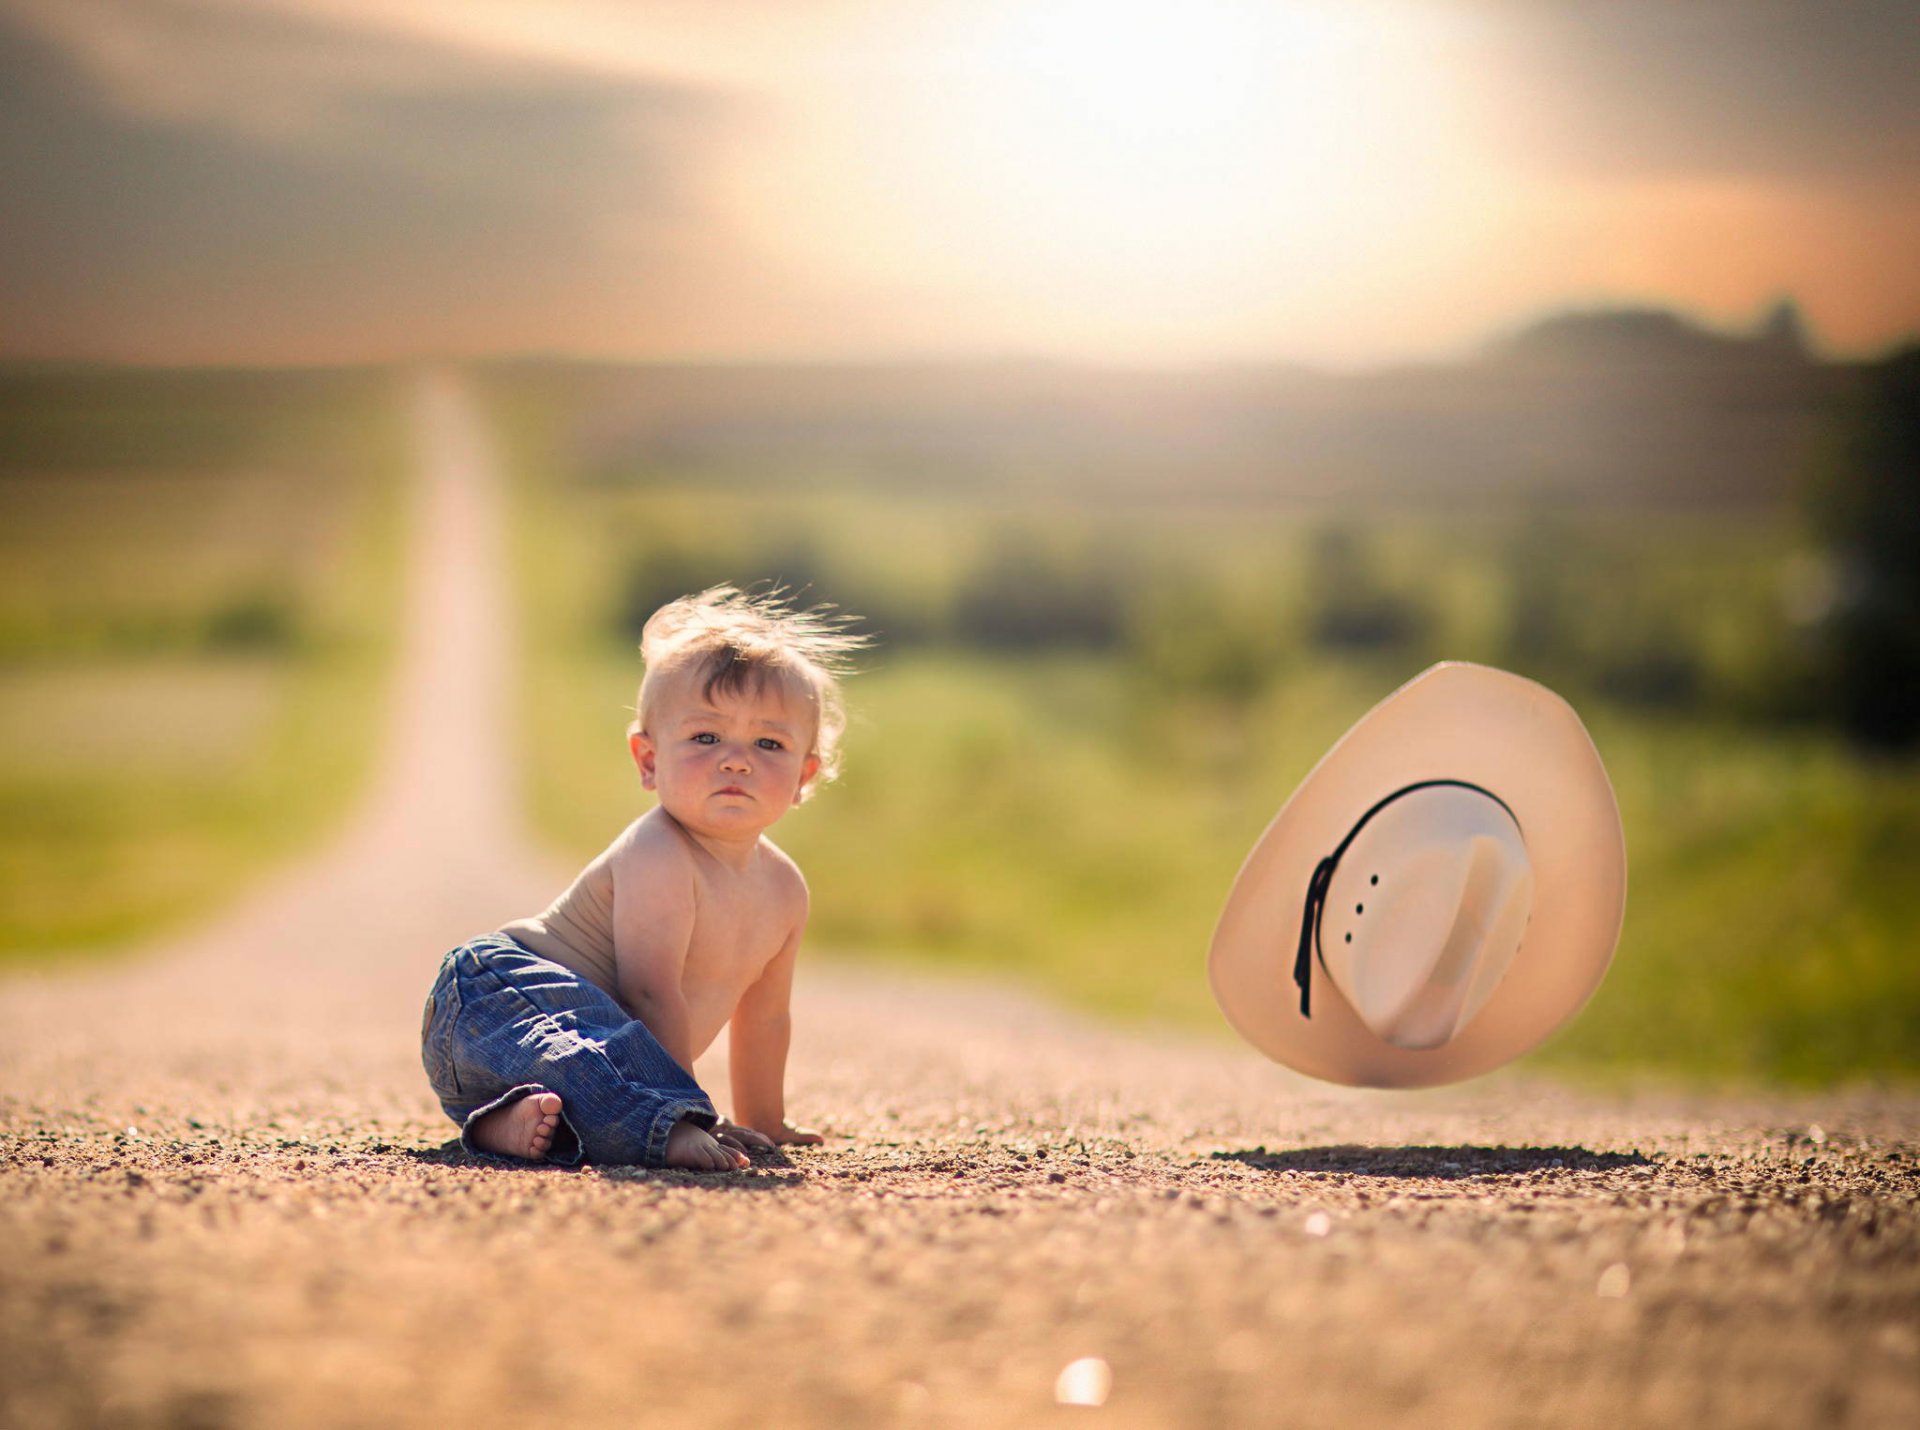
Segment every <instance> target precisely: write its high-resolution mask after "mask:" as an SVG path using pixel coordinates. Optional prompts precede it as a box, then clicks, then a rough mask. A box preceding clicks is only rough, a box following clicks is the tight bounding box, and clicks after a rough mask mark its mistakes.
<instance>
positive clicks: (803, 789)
mask: <svg viewBox="0 0 1920 1430" xmlns="http://www.w3.org/2000/svg"><path fill="white" fill-rule="evenodd" d="M819 773H820V757H819V756H818V755H808V756H807V758H806V762H805V763H804V764H802V765H801V766H800V783H799V784H798V785H796V786H795V787H794V791H793V802H794V803H795V804H798V803H800V801H801V800H803V799H805V798H806V797H807V789H808V787H809V786H811V785H812V784H813V777H814V776H815V775H817V774H819Z"/></svg>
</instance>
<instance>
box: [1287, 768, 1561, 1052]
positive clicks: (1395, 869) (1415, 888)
mask: <svg viewBox="0 0 1920 1430" xmlns="http://www.w3.org/2000/svg"><path fill="white" fill-rule="evenodd" d="M1532 905H1533V868H1532V862H1531V860H1530V859H1529V858H1528V854H1527V846H1526V840H1525V838H1524V837H1523V835H1522V833H1521V830H1520V828H1519V825H1518V824H1517V823H1516V822H1515V821H1514V817H1513V815H1512V814H1511V813H1510V812H1509V811H1508V809H1507V807H1506V806H1505V805H1504V804H1503V803H1501V801H1500V800H1499V799H1497V798H1495V797H1494V796H1493V795H1492V794H1491V793H1489V792H1487V791H1484V790H1481V789H1478V788H1476V787H1472V786H1468V785H1464V784H1456V783H1450V782H1434V783H1432V784H1430V785H1428V786H1426V787H1413V788H1410V789H1408V790H1407V791H1405V792H1404V793H1401V794H1399V795H1397V796H1393V797H1390V798H1389V799H1388V800H1386V801H1384V802H1383V803H1382V804H1380V805H1379V806H1377V807H1376V808H1375V809H1374V810H1373V811H1372V812H1371V813H1370V815H1369V816H1368V817H1367V819H1366V820H1365V822H1364V823H1363V824H1362V825H1361V826H1360V827H1359V828H1357V829H1355V830H1354V831H1353V832H1352V834H1351V835H1350V837H1349V840H1348V842H1347V844H1346V846H1345V848H1344V849H1343V850H1342V852H1341V854H1340V857H1339V862H1338V863H1337V865H1336V866H1335V868H1334V869H1333V871H1332V874H1331V875H1330V877H1329V880H1328V885H1327V896H1326V902H1325V905H1324V908H1323V911H1322V913H1321V917H1320V927H1319V936H1318V953H1319V957H1320V961H1321V963H1322V965H1323V966H1324V967H1325V968H1326V971H1327V973H1328V975H1329V977H1330V978H1331V980H1332V982H1333V984H1334V987H1335V988H1337V989H1338V990H1339V993H1340V996H1341V997H1342V998H1343V999H1345V1000H1346V1002H1347V1004H1348V1005H1349V1006H1350V1007H1351V1008H1352V1009H1353V1011H1354V1013H1355V1014H1356V1015H1358V1017H1359V1018H1360V1020H1361V1021H1362V1022H1363V1023H1365V1024H1366V1026H1367V1027H1368V1029H1369V1030H1370V1031H1371V1032H1372V1033H1373V1034H1374V1036H1376V1037H1378V1038H1380V1039H1381V1040H1383V1041H1384V1042H1388V1043H1391V1044H1393V1045H1394V1046H1396V1047H1401V1048H1406V1049H1410V1050H1425V1049H1431V1048H1436V1047H1439V1046H1441V1045H1443V1044H1445V1043H1447V1042H1449V1041H1451V1040H1452V1039H1453V1038H1454V1037H1456V1036H1457V1035H1458V1034H1459V1033H1460V1032H1461V1031H1462V1030H1463V1029H1464V1028H1465V1027H1466V1026H1467V1025H1468V1024H1469V1023H1470V1022H1472V1020H1473V1018H1474V1016H1475V1015H1476V1014H1477V1013H1479V1011H1480V1010H1481V1008H1482V1007H1484V1006H1485V1005H1486V1002H1487V1000H1488V998H1490V997H1491V996H1492V994H1493V991H1494V989H1495V988H1497V987H1498V986H1499V984H1500V981H1501V979H1502V978H1504V977H1505V976H1506V973H1507V970H1508V969H1509V968H1510V967H1511V965H1512V963H1513V959H1514V956H1515V954H1516V953H1517V952H1518V951H1519V947H1520V941H1521V937H1522V935H1523V934H1524V932H1525V929H1526V924H1527V919H1528V916H1529V915H1530V913H1531V912H1532Z"/></svg>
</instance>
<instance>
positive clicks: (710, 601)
mask: <svg viewBox="0 0 1920 1430" xmlns="http://www.w3.org/2000/svg"><path fill="white" fill-rule="evenodd" d="M853 619H854V618H853V617H850V616H846V615H843V614H841V613H840V612H838V611H836V610H835V609H834V608H833V607H832V606H827V605H820V606H813V607H810V608H808V609H805V610H802V609H800V608H798V607H796V606H794V605H793V603H792V602H791V601H789V600H788V599H787V597H786V593H785V592H784V591H783V590H782V589H781V588H780V587H778V586H775V587H771V588H769V589H767V590H764V591H754V592H747V591H742V590H740V589H739V588H737V587H734V586H713V587H710V588H708V589H707V590H705V591H702V592H700V593H699V594H698V595H697V596H682V597H681V598H680V599H679V600H677V601H670V602H668V603H667V604H666V605H664V606H662V607H661V608H660V609H659V610H657V611H655V612H654V613H653V615H652V616H651V617H649V618H648V620H647V624H646V626H645V627H644V628H643V629H642V630H641V632H640V659H641V660H642V661H644V662H645V664H646V667H647V671H646V675H645V676H644V677H642V679H641V681H640V696H639V699H638V701H637V702H636V703H637V706H638V708H637V710H636V711H635V714H636V716H637V719H636V722H635V724H636V727H637V728H639V729H647V728H649V722H650V721H651V718H652V715H653V705H654V701H655V699H656V697H657V695H658V692H659V689H660V683H661V682H662V681H663V680H665V679H667V678H669V677H678V676H680V675H683V674H690V675H692V676H693V677H694V678H696V679H698V680H700V681H701V686H700V690H701V693H702V694H703V695H704V696H705V697H706V698H707V699H708V700H712V699H714V698H715V697H716V696H719V695H729V696H739V695H746V694H758V693H759V692H760V691H762V690H764V689H766V688H767V686H768V685H769V684H770V683H771V682H775V681H779V682H783V683H786V684H787V685H788V686H789V688H791V689H797V690H798V691H800V692H801V693H802V694H804V696H805V698H806V699H807V700H808V701H809V702H810V703H811V704H812V706H813V712H814V727H813V730H814V733H813V748H812V749H811V750H809V751H808V753H809V754H813V755H818V756H819V757H820V770H819V773H818V774H816V775H815V776H814V778H813V780H812V781H811V782H810V783H809V784H808V786H807V788H806V789H805V790H804V791H802V793H801V798H802V799H805V798H806V797H807V796H808V795H811V794H812V793H813V790H814V787H815V786H817V785H821V784H824V783H826V782H827V781H828V780H830V779H832V778H833V777H834V776H835V775H837V774H838V773H839V772H840V737H841V735H842V734H844V733H845V732H846V728H847V709H846V704H845V702H844V701H843V700H842V698H841V695H840V681H841V678H842V677H843V676H846V675H849V674H851V673H852V657H853V654H854V652H855V651H858V650H862V649H864V648H865V647H866V645H867V638H866V637H865V636H864V635H861V634H859V633H857V632H855V631H852V630H849V629H848V625H849V623H850V622H851V621H852V620H853Z"/></svg>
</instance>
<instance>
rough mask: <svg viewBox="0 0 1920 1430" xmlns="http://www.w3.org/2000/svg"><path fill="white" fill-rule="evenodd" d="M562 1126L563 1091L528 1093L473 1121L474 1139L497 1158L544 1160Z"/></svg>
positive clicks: (475, 1142)
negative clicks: (561, 1106) (554, 1135)
mask: <svg viewBox="0 0 1920 1430" xmlns="http://www.w3.org/2000/svg"><path fill="white" fill-rule="evenodd" d="M559 1126H560V1094H559V1093H557V1092H534V1093H528V1094H527V1096H525V1097H523V1098H521V1099H520V1100H519V1101H518V1102H513V1103H509V1104H508V1105H507V1106H505V1107H498V1108H495V1109H494V1110H493V1111H492V1112H489V1113H488V1114H487V1115H486V1116H485V1117H483V1118H481V1119H480V1120H479V1121H478V1122H476V1123H474V1124H473V1141H474V1145H475V1146H476V1147H479V1148H480V1149H481V1150H482V1151H485V1152H491V1153H493V1154H494V1155H495V1156H496V1157H522V1158H525V1159H526V1160H527V1161H529V1162H544V1161H545V1160H546V1158H547V1152H548V1150H549V1149H550V1148H551V1147H552V1146H553V1134H554V1132H555V1130H556V1129H557V1128H558V1127H559Z"/></svg>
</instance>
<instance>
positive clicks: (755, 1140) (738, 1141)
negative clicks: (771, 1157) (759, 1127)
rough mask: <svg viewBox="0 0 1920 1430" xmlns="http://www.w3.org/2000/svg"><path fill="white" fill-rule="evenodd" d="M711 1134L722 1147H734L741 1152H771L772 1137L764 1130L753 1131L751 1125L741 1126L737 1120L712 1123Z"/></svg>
mask: <svg viewBox="0 0 1920 1430" xmlns="http://www.w3.org/2000/svg"><path fill="white" fill-rule="evenodd" d="M713 1136H714V1140H715V1141H717V1142H718V1143H719V1144H720V1145H721V1146H722V1147H734V1148H737V1149H738V1150H740V1151H742V1152H771V1151H772V1150H773V1139H772V1138H770V1137H768V1136H767V1134H766V1133H764V1132H755V1131H754V1130H753V1129H752V1128H751V1127H742V1126H741V1125H740V1124H739V1123H737V1122H716V1123H714V1124H713Z"/></svg>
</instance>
